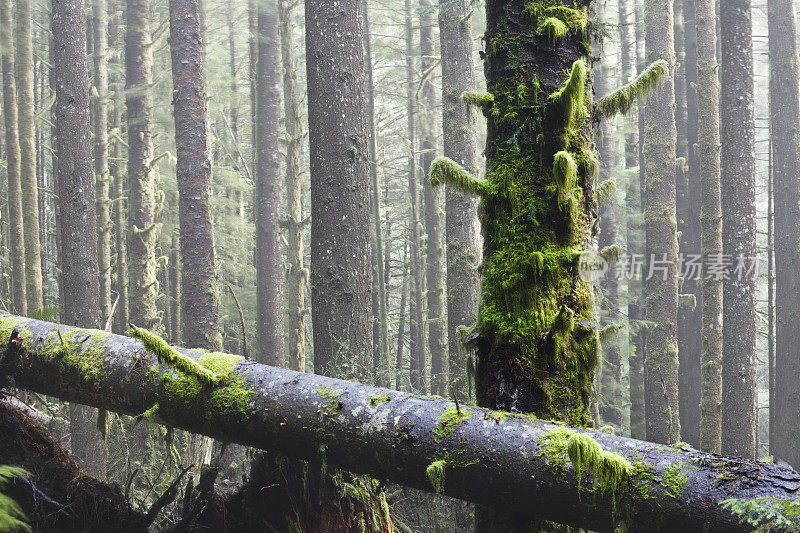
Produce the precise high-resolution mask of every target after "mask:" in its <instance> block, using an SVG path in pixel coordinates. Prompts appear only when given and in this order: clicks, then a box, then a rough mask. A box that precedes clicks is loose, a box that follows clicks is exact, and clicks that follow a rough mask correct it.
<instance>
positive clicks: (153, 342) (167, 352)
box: [130, 325, 219, 385]
mask: <svg viewBox="0 0 800 533" xmlns="http://www.w3.org/2000/svg"><path fill="white" fill-rule="evenodd" d="M130 335H131V337H134V338H136V339H139V340H140V341H142V344H144V347H145V349H146V350H147V351H148V352H150V353H152V354H154V355H155V356H156V357H158V362H159V363H162V364H165V365H169V366H171V367H172V368H174V369H175V370H177V371H179V372H181V373H182V374H185V375H186V376H193V377H195V378H197V380H199V381H201V382H202V383H205V384H207V385H214V384H216V383H217V382H218V381H219V376H218V375H217V374H215V373H214V372H212V371H210V370H209V369H208V368H207V367H205V366H203V365H201V364H199V362H198V361H195V360H194V359H192V358H191V357H188V356H186V355H183V354H182V353H179V352H178V351H177V350H175V349H174V348H172V347H171V346H170V345H169V344H167V341H165V340H164V339H162V338H161V337H159V336H158V335H156V334H155V333H152V332H150V331H148V330H146V329H143V328H137V327H136V326H134V325H131V327H130Z"/></svg>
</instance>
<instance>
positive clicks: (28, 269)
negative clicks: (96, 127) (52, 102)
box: [14, 0, 44, 312]
mask: <svg viewBox="0 0 800 533" xmlns="http://www.w3.org/2000/svg"><path fill="white" fill-rule="evenodd" d="M15 5H16V12H15V19H14V24H15V27H14V32H15V39H14V40H15V52H16V57H15V60H14V67H15V74H16V82H17V112H18V122H17V123H18V132H19V148H20V181H21V184H22V221H23V224H22V230H23V234H24V242H25V295H26V299H27V302H28V312H33V311H38V310H39V309H42V307H44V300H43V297H42V257H41V250H42V247H41V243H40V242H39V183H38V181H37V177H36V139H35V129H36V127H35V125H34V108H33V100H34V87H33V42H32V34H31V2H30V0H18V1H17V2H15Z"/></svg>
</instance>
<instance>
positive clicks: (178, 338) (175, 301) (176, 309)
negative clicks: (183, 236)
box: [169, 234, 183, 346]
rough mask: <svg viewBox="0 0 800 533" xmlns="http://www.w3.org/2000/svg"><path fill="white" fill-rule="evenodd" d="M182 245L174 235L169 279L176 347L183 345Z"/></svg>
mask: <svg viewBox="0 0 800 533" xmlns="http://www.w3.org/2000/svg"><path fill="white" fill-rule="evenodd" d="M181 265H182V263H181V243H180V238H179V237H178V235H177V234H173V235H172V249H171V250H170V260H169V266H170V267H169V277H170V285H172V298H171V299H170V306H171V307H172V327H171V328H170V330H171V331H172V343H173V344H175V345H176V346H181V345H182V344H183V317H182V315H183V309H182V306H181V287H182V283H183V279H182V278H183V276H182V272H181V268H182V267H181Z"/></svg>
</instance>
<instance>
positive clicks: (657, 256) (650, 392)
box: [644, 0, 681, 443]
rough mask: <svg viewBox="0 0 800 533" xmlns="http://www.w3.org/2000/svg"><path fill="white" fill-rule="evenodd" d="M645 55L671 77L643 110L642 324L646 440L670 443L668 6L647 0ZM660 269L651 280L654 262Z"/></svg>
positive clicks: (672, 286)
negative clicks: (665, 68) (645, 263)
mask: <svg viewBox="0 0 800 533" xmlns="http://www.w3.org/2000/svg"><path fill="white" fill-rule="evenodd" d="M646 1H647V2H648V3H647V4H646V6H645V10H644V12H645V26H646V36H645V50H646V57H647V62H649V63H651V62H653V61H656V60H660V59H661V60H665V61H667V62H668V63H669V65H670V67H669V68H670V76H669V79H668V80H666V81H665V83H663V84H662V85H661V86H660V87H659V88H658V89H656V90H655V91H654V92H653V94H652V95H651V96H650V97H649V98H648V100H647V104H646V105H645V129H646V132H647V134H646V135H645V139H644V164H645V188H646V195H645V198H644V212H645V228H646V229H645V231H646V239H647V244H646V254H645V255H646V259H647V261H648V264H649V265H650V269H648V276H647V277H648V279H647V280H646V282H645V284H646V291H647V295H646V297H645V301H646V309H647V310H646V315H645V316H646V318H647V320H648V321H649V322H651V323H652V325H651V326H650V327H649V328H648V329H647V339H646V341H645V343H646V346H645V361H644V372H645V376H644V377H645V380H644V385H645V413H646V418H647V429H646V434H647V439H648V440H651V441H653V442H663V443H671V442H677V441H679V440H680V434H681V425H680V418H679V411H678V346H677V338H676V333H677V332H676V321H677V305H678V301H677V300H678V278H677V276H676V266H677V262H678V242H677V239H676V220H675V114H674V111H673V108H674V104H675V96H674V88H673V82H672V79H673V73H674V67H675V66H674V61H675V58H674V46H673V28H672V2H671V1H669V2H666V3H665V2H662V1H660V0H646ZM656 261H658V262H659V265H658V266H661V267H663V268H664V270H663V271H659V270H655V271H654V275H653V276H652V277H651V276H649V270H651V269H653V267H654V266H656V265H655V262H656Z"/></svg>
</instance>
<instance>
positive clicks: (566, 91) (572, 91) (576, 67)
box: [550, 59, 588, 129]
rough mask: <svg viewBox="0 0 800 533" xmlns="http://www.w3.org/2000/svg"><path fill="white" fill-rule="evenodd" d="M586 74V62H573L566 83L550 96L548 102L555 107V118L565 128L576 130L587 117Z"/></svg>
mask: <svg viewBox="0 0 800 533" xmlns="http://www.w3.org/2000/svg"><path fill="white" fill-rule="evenodd" d="M586 74H587V67H586V61H584V60H583V59H579V60H577V61H575V62H574V63H573V64H572V70H571V71H570V75H569V78H568V79H567V81H566V82H565V83H564V85H563V86H562V87H561V88H560V89H559V90H557V91H556V92H554V93H553V94H551V95H550V100H551V101H552V102H553V104H555V106H556V116H557V117H560V118H561V120H562V121H563V122H562V123H563V126H564V127H566V128H569V129H574V128H576V127H577V126H579V125H580V122H581V121H583V120H585V119H586V117H587V113H588V112H587V109H586V100H585V96H586Z"/></svg>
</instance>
